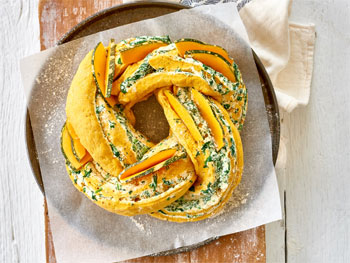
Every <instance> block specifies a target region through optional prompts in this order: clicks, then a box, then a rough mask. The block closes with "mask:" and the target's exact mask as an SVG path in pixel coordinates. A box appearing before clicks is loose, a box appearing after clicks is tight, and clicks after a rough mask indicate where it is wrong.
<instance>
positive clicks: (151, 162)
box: [119, 149, 176, 180]
mask: <svg viewBox="0 0 350 263" xmlns="http://www.w3.org/2000/svg"><path fill="white" fill-rule="evenodd" d="M175 153H176V150H175V149H169V150H164V151H161V152H159V153H156V154H155V155H153V156H151V157H150V158H148V159H146V160H142V161H141V162H137V163H135V164H134V165H132V166H129V167H128V168H127V169H126V170H124V171H123V172H121V173H120V174H119V179H120V180H123V179H125V178H128V177H130V176H132V175H133V177H134V176H136V175H137V174H139V173H140V172H143V171H145V170H147V169H148V168H151V167H153V166H155V165H157V164H159V163H161V162H163V161H166V160H168V159H169V158H171V157H172V156H173V155H174V154H175Z"/></svg>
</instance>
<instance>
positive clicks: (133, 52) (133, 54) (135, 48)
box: [120, 36, 170, 65]
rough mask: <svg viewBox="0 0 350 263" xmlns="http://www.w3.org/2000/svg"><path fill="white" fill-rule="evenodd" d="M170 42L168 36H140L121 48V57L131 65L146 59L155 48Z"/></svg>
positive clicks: (125, 62)
mask: <svg viewBox="0 0 350 263" xmlns="http://www.w3.org/2000/svg"><path fill="white" fill-rule="evenodd" d="M169 44H170V39H169V36H166V37H139V38H136V39H135V40H134V41H132V42H130V43H129V45H128V46H127V47H125V48H122V49H120V58H121V61H122V63H123V64H126V65H130V64H132V63H135V62H137V61H140V60H142V59H144V58H145V57H146V56H147V55H148V54H149V53H150V52H152V51H153V50H155V49H157V48H159V47H162V46H167V45H169Z"/></svg>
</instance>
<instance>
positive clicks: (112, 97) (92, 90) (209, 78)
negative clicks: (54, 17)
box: [61, 36, 247, 222]
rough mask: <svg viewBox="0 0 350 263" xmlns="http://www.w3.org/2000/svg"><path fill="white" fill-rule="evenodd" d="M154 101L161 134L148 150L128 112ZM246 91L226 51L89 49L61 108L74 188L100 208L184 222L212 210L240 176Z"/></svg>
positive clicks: (148, 42) (141, 46)
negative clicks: (161, 117)
mask: <svg viewBox="0 0 350 263" xmlns="http://www.w3.org/2000/svg"><path fill="white" fill-rule="evenodd" d="M153 94H154V95H155V96H156V98H157V100H158V102H159V104H160V105H161V106H162V108H163V110H164V114H165V117H166V119H167V121H168V123H169V125H170V134H169V136H168V137H167V138H165V139H163V140H162V141H161V142H159V143H158V144H156V145H154V144H153V143H152V142H150V141H149V140H148V139H147V138H146V137H145V136H143V135H142V134H141V133H140V132H138V131H137V130H135V129H134V127H133V125H134V123H135V117H134V115H133V112H132V109H131V108H132V106H133V105H135V104H136V103H138V102H139V101H142V100H145V99H146V98H148V97H149V96H150V95H153ZM246 110H247V91H246V88H245V85H244V83H243V80H242V77H241V74H240V71H239V69H238V66H237V65H236V64H235V62H234V61H233V60H232V59H231V58H230V57H229V55H228V54H227V52H226V50H224V49H223V48H221V47H219V46H215V45H209V44H206V43H203V42H200V41H198V40H193V39H180V40H177V41H175V42H174V43H172V42H171V41H170V39H169V37H168V36H165V37H162V36H160V37H157V36H144V37H137V38H130V39H127V40H123V41H121V42H120V43H118V44H116V43H115V42H114V40H113V39H112V40H110V42H109V45H108V47H104V46H103V44H102V43H98V44H97V46H96V47H95V48H94V50H92V51H90V52H89V53H88V54H87V55H86V56H85V58H84V59H83V60H82V62H81V63H80V65H79V68H78V70H77V72H76V74H75V76H74V78H73V81H72V83H71V86H70V89H69V92H68V95H67V103H66V114H67V121H66V123H65V124H64V126H63V128H62V132H61V145H62V152H63V155H64V157H65V160H66V168H67V171H68V174H69V176H70V178H71V180H72V182H73V184H74V186H75V187H76V188H77V189H78V190H79V191H81V192H83V193H84V194H85V196H87V197H88V198H89V199H90V200H92V201H93V202H94V203H96V204H97V205H99V206H100V207H102V208H104V209H106V210H108V211H111V212H113V213H117V214H121V215H127V216H133V215H137V214H150V215H151V216H153V217H157V218H160V219H164V220H168V221H175V222H188V221H197V220H202V219H205V218H207V217H209V216H213V215H215V214H217V213H218V212H219V211H220V210H221V209H222V208H223V206H224V204H225V203H226V202H227V200H228V199H229V198H230V196H231V194H232V191H233V190H234V189H235V187H236V186H237V185H238V184H239V182H240V180H241V176H242V171H243V148H242V143H241V139H240V134H239V130H241V128H242V126H243V123H244V119H245V114H246Z"/></svg>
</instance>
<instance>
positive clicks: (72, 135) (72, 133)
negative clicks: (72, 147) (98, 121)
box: [66, 121, 79, 140]
mask: <svg viewBox="0 0 350 263" xmlns="http://www.w3.org/2000/svg"><path fill="white" fill-rule="evenodd" d="M66 127H67V129H68V133H69V134H70V136H71V137H72V138H73V140H79V137H78V135H77V134H76V133H75V131H74V128H73V126H72V124H71V123H70V122H68V121H67V122H66Z"/></svg>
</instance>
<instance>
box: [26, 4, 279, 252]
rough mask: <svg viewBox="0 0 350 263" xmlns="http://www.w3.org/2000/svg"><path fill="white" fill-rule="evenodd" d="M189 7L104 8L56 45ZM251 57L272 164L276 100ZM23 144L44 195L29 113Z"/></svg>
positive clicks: (276, 139) (275, 144) (276, 136)
mask: <svg viewBox="0 0 350 263" xmlns="http://www.w3.org/2000/svg"><path fill="white" fill-rule="evenodd" d="M188 8H189V7H188V6H184V5H181V4H174V3H168V2H137V3H130V4H122V5H117V6H114V7H111V8H107V9H104V10H102V11H100V12H97V13H96V14H94V15H92V16H90V17H88V18H86V19H85V20H83V21H82V22H80V23H79V24H77V25H76V26H74V27H73V28H72V29H71V30H70V31H68V32H67V33H66V34H65V35H64V36H63V37H62V38H61V39H60V40H59V41H58V43H57V44H58V45H61V44H64V43H67V42H69V41H71V40H75V39H78V38H80V37H84V36H87V35H90V34H94V33H97V32H100V31H103V30H107V29H110V28H114V27H117V26H122V25H126V24H130V23H133V22H137V21H141V20H144V19H149V18H154V17H158V16H161V15H166V14H169V13H172V12H176V11H179V10H181V9H188ZM252 52H253V56H254V60H255V64H256V66H257V69H258V72H259V77H260V82H261V88H262V91H263V95H264V100H265V108H266V112H267V117H268V121H269V126H270V132H271V139H272V157H273V163H274V164H275V163H276V159H277V154H278V148H279V141H280V116H279V110H278V104H277V100H276V95H275V92H274V90H273V86H272V83H271V80H270V78H269V76H268V74H267V72H266V70H265V68H264V66H263V64H262V63H261V61H260V59H259V58H258V56H257V55H256V54H255V52H254V51H252ZM25 129H26V130H25V132H26V144H27V153H28V156H29V160H30V164H31V168H32V171H33V174H34V176H35V179H36V181H37V183H38V185H39V187H40V190H41V191H42V192H43V193H44V188H43V183H42V179H41V173H40V166H39V161H38V157H37V153H36V147H35V141H34V137H33V131H32V127H31V123H30V117H29V112H28V111H27V114H26V124H25ZM215 239H216V238H211V239H208V240H206V241H203V242H200V243H198V244H195V245H192V246H189V247H182V248H179V249H176V250H171V251H165V252H162V253H158V254H157V255H169V254H174V253H180V252H184V251H189V250H191V249H194V248H197V247H200V246H202V245H204V244H207V243H209V242H211V241H212V240H215Z"/></svg>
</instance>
